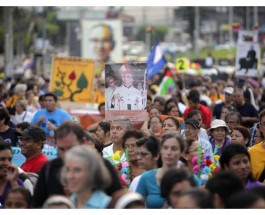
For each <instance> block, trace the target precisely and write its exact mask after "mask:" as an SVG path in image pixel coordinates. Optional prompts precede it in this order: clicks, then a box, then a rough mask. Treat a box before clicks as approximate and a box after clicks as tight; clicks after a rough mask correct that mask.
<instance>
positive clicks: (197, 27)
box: [193, 6, 200, 58]
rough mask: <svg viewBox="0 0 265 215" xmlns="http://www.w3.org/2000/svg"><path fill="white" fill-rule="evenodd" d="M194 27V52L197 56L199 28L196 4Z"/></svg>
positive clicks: (198, 10)
mask: <svg viewBox="0 0 265 215" xmlns="http://www.w3.org/2000/svg"><path fill="white" fill-rule="evenodd" d="M194 18H195V29H194V33H193V34H194V41H193V44H194V53H195V57H196V58H198V57H199V30H200V8H199V7H198V6H196V7H195V17H194Z"/></svg>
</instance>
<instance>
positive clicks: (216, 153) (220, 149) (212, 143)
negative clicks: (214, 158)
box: [210, 138, 231, 155]
mask: <svg viewBox="0 0 265 215" xmlns="http://www.w3.org/2000/svg"><path fill="white" fill-rule="evenodd" d="M210 143H211V145H212V150H213V154H214V155H221V154H222V150H223V148H224V147H226V146H228V145H229V144H231V142H230V140H229V139H228V138H226V140H225V142H224V144H223V146H222V147H219V148H218V150H217V152H215V141H214V139H213V138H211V139H210Z"/></svg>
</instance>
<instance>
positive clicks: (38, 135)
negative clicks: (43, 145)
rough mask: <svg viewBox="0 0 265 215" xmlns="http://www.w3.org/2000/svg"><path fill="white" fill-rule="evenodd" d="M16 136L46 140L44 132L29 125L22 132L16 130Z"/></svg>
mask: <svg viewBox="0 0 265 215" xmlns="http://www.w3.org/2000/svg"><path fill="white" fill-rule="evenodd" d="M16 135H17V136H18V137H27V138H32V139H34V140H40V141H44V140H46V135H45V132H44V131H43V130H42V129H41V128H40V127H38V126H34V125H31V126H29V127H28V128H26V129H24V130H23V131H21V130H17V131H16Z"/></svg>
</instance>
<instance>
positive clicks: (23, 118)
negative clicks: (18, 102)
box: [10, 111, 34, 125]
mask: <svg viewBox="0 0 265 215" xmlns="http://www.w3.org/2000/svg"><path fill="white" fill-rule="evenodd" d="M33 115H34V114H33V113H31V112H29V111H23V112H22V113H21V114H18V113H15V115H12V116H11V118H10V119H11V120H12V122H13V123H14V124H15V125H17V124H18V123H21V122H28V123H30V122H31V119H32V117H33Z"/></svg>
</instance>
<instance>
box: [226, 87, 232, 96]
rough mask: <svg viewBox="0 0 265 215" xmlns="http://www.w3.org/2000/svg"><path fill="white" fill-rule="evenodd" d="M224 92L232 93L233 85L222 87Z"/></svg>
mask: <svg viewBox="0 0 265 215" xmlns="http://www.w3.org/2000/svg"><path fill="white" fill-rule="evenodd" d="M224 93H228V94H233V93H234V88H233V87H226V88H224Z"/></svg>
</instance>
